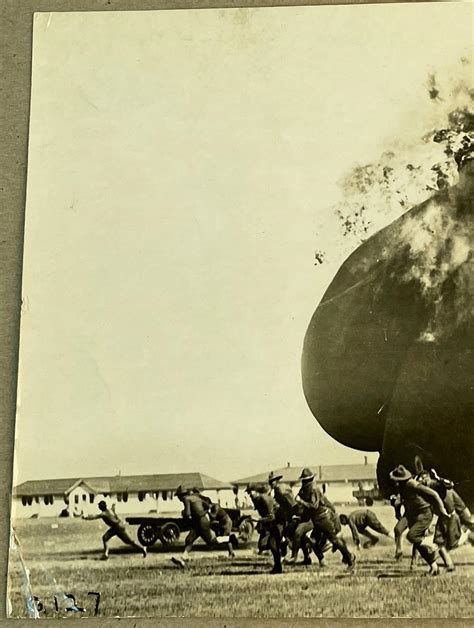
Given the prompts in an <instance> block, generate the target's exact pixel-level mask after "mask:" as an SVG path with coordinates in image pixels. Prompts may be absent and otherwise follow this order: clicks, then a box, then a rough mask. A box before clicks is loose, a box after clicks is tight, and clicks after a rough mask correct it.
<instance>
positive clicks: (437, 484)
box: [390, 460, 474, 576]
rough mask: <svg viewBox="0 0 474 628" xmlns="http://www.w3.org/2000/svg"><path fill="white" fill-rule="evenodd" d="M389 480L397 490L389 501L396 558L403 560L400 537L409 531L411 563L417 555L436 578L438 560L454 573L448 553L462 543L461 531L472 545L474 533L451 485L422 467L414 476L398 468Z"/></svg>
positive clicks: (404, 468)
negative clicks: (395, 522) (432, 533)
mask: <svg viewBox="0 0 474 628" xmlns="http://www.w3.org/2000/svg"><path fill="white" fill-rule="evenodd" d="M415 467H417V461H416V460H415ZM390 479H391V480H392V482H393V483H394V485H395V487H396V490H397V492H396V493H394V494H393V495H392V496H391V498H390V501H391V504H392V506H393V508H394V510H395V516H396V518H397V520H398V521H397V524H396V525H395V528H394V533H395V547H396V549H395V558H396V559H397V560H399V559H400V558H401V557H402V556H403V553H402V545H401V543H402V534H403V532H404V531H405V530H408V532H407V540H408V541H409V542H410V543H411V544H412V545H413V553H412V562H413V560H414V559H415V558H416V554H417V553H418V554H419V555H420V556H421V557H422V559H423V560H424V561H425V562H426V563H427V564H428V565H429V573H430V574H431V575H433V576H436V575H438V573H439V565H438V557H441V559H442V561H443V563H444V566H445V567H446V569H447V571H453V570H454V563H453V559H452V557H451V554H450V551H451V550H453V549H455V548H456V547H457V546H458V545H459V544H460V543H461V538H462V536H463V528H464V529H465V530H466V532H468V533H469V537H468V538H469V540H470V541H471V543H472V542H473V533H474V521H473V518H472V515H471V512H470V510H469V508H467V506H466V504H465V503H464V501H463V500H462V498H461V496H460V495H459V494H458V493H457V492H456V491H455V490H454V483H453V482H452V481H451V480H448V479H446V478H442V477H440V476H439V475H438V473H437V472H436V470H435V469H430V470H429V471H426V470H424V469H423V467H422V466H420V467H419V468H418V469H417V472H416V473H415V475H413V474H412V473H411V472H410V471H409V470H408V469H407V468H406V467H404V466H403V465H399V466H397V467H396V468H395V469H393V471H391V473H390ZM402 509H403V512H402ZM434 515H437V516H438V519H437V522H436V527H435V531H434V537H433V541H434V544H430V543H429V542H428V540H427V536H428V532H429V530H430V527H431V525H432V523H433V518H434Z"/></svg>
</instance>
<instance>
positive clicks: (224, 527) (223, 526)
mask: <svg viewBox="0 0 474 628" xmlns="http://www.w3.org/2000/svg"><path fill="white" fill-rule="evenodd" d="M209 517H210V520H211V528H212V529H213V530H214V532H215V534H216V535H217V538H218V539H219V538H222V537H223V538H226V539H227V541H226V544H227V551H228V552H229V556H230V557H231V558H234V556H235V552H234V548H236V547H237V545H238V542H237V537H236V536H235V534H233V532H232V519H231V518H230V515H229V514H228V513H227V512H226V511H225V510H224V509H223V508H221V507H220V506H219V504H211V507H210V510H209Z"/></svg>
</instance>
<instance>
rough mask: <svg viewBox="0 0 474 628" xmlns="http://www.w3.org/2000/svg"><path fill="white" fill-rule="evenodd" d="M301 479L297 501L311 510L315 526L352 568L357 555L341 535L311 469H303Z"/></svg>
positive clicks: (343, 560)
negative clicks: (314, 481)
mask: <svg viewBox="0 0 474 628" xmlns="http://www.w3.org/2000/svg"><path fill="white" fill-rule="evenodd" d="M300 480H301V489H300V491H299V493H298V496H297V501H298V502H299V503H300V504H302V505H303V506H304V507H305V508H307V509H308V510H309V513H310V516H311V521H312V523H313V528H314V529H315V530H316V531H318V532H320V533H321V534H324V535H325V536H326V538H327V540H328V541H329V542H330V543H331V544H332V546H333V547H334V548H335V549H336V550H338V551H339V552H341V554H342V562H343V563H344V564H346V565H347V566H348V567H350V568H352V567H354V565H355V561H356V557H355V555H354V554H352V553H351V552H350V551H349V550H348V548H347V545H346V543H345V541H344V539H342V538H341V537H340V536H339V534H338V532H337V528H336V525H335V523H334V519H333V517H332V516H331V514H330V509H329V508H328V507H327V505H326V504H325V500H324V496H323V494H322V492H321V491H320V490H319V488H318V487H317V486H315V485H314V483H313V480H314V475H313V473H312V472H311V470H310V469H307V468H306V469H303V471H302V472H301V476H300Z"/></svg>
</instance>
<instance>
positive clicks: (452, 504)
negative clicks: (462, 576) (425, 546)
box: [419, 469, 472, 571]
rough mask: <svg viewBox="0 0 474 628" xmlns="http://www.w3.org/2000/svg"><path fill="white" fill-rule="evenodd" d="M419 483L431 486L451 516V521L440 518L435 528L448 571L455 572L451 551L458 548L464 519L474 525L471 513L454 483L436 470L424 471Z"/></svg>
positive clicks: (435, 535) (439, 548) (435, 539)
mask: <svg viewBox="0 0 474 628" xmlns="http://www.w3.org/2000/svg"><path fill="white" fill-rule="evenodd" d="M419 481H420V482H422V483H423V484H425V485H426V486H429V487H430V488H432V489H433V490H434V491H436V492H437V493H438V495H439V496H440V497H441V499H442V500H443V504H444V506H445V508H446V510H447V512H448V513H449V514H450V515H451V516H450V518H449V519H446V518H442V517H440V518H438V521H437V523H436V527H435V534H434V542H435V544H436V545H437V546H438V551H439V555H440V556H441V558H442V560H443V562H444V564H445V566H446V569H447V571H454V563H453V559H452V558H451V555H450V553H449V552H450V550H452V549H455V548H456V547H458V545H459V543H460V540H461V536H462V518H464V523H467V524H468V526H467V527H469V524H471V525H472V523H471V520H470V512H469V510H468V509H467V508H466V505H465V503H464V502H463V500H462V499H461V497H460V496H459V494H458V493H456V491H455V490H454V483H453V482H452V481H451V480H447V479H445V478H441V477H440V476H439V475H438V473H437V472H436V471H435V470H434V469H430V471H429V472H428V471H424V472H423V473H422V474H420V476H419Z"/></svg>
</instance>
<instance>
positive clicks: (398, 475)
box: [389, 464, 412, 482]
mask: <svg viewBox="0 0 474 628" xmlns="http://www.w3.org/2000/svg"><path fill="white" fill-rule="evenodd" d="M389 477H390V479H391V480H394V481H395V482H404V481H405V480H409V479H410V478H411V477H412V474H411V473H410V471H408V469H407V468H406V467H404V466H403V465H402V464H399V465H398V467H395V469H393V470H392V471H390V473H389Z"/></svg>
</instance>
